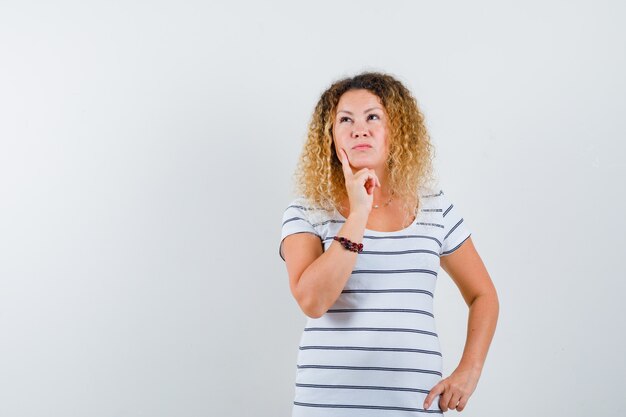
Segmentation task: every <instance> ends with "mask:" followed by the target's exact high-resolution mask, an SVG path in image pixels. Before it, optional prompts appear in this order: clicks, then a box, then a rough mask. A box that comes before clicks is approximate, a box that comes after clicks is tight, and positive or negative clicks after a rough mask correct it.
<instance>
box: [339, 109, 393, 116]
mask: <svg viewBox="0 0 626 417" xmlns="http://www.w3.org/2000/svg"><path fill="white" fill-rule="evenodd" d="M372 110H382V109H381V108H380V107H372V108H371V109H367V110H365V111H364V112H363V113H367V112H370V111H372ZM337 113H348V114H349V115H350V116H352V112H351V111H348V110H339V111H338V112H337Z"/></svg>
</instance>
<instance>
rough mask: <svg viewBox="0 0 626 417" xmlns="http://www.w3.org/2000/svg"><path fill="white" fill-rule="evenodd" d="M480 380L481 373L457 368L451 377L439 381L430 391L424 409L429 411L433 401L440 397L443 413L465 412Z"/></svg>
mask: <svg viewBox="0 0 626 417" xmlns="http://www.w3.org/2000/svg"><path fill="white" fill-rule="evenodd" d="M479 378H480V371H478V370H474V369H471V368H462V367H460V366H459V367H457V368H456V369H455V370H454V372H452V374H450V376H449V377H447V378H445V379H442V380H441V381H439V383H438V384H437V385H435V386H434V387H433V388H432V389H431V390H430V392H429V393H428V395H427V396H426V399H425V400H424V409H425V410H427V409H428V407H430V403H431V402H432V401H433V399H434V398H435V397H436V396H437V395H440V397H439V407H440V408H441V410H442V411H448V409H451V410H453V409H456V411H463V409H464V408H465V405H466V404H467V400H469V397H470V395H472V393H473V392H474V390H475V389H476V385H478V379H479Z"/></svg>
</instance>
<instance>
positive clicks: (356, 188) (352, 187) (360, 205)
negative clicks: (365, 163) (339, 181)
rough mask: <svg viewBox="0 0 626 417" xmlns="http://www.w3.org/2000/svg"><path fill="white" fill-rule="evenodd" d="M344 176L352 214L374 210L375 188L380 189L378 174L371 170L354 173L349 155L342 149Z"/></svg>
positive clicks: (364, 169) (341, 158)
mask: <svg viewBox="0 0 626 417" xmlns="http://www.w3.org/2000/svg"><path fill="white" fill-rule="evenodd" d="M339 152H340V157H339V159H340V160H341V166H342V167H343V176H344V179H345V183H346V191H347V192H348V200H349V202H350V213H353V212H355V211H361V212H364V213H366V214H369V212H370V211H371V210H372V205H373V204H374V187H376V186H378V187H380V181H379V180H378V177H377V176H376V172H375V171H374V170H373V169H370V168H363V169H361V170H360V171H357V172H353V171H352V167H351V166H350V161H349V160H348V154H347V153H346V151H345V150H344V149H343V148H341V149H340V150H339Z"/></svg>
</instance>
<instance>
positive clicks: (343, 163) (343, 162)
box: [339, 148, 353, 178]
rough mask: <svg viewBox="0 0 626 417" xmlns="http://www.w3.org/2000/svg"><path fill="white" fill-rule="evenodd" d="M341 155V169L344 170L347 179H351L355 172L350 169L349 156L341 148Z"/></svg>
mask: <svg viewBox="0 0 626 417" xmlns="http://www.w3.org/2000/svg"><path fill="white" fill-rule="evenodd" d="M339 155H340V156H339V159H340V160H341V167H342V169H343V175H345V176H346V178H348V177H351V176H352V174H353V172H352V168H350V161H349V160H348V154H347V153H346V151H345V150H344V149H343V148H340V149H339Z"/></svg>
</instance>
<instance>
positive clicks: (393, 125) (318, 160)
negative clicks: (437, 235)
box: [295, 72, 434, 213]
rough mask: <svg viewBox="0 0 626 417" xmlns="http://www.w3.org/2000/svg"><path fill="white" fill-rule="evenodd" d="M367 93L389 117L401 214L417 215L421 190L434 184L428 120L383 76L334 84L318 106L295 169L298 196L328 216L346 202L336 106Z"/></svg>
mask: <svg viewBox="0 0 626 417" xmlns="http://www.w3.org/2000/svg"><path fill="white" fill-rule="evenodd" d="M358 89H365V90H368V91H369V92H371V93H373V94H375V95H376V96H378V98H379V99H380V101H381V103H382V104H383V106H384V108H385V111H386V113H387V116H388V123H387V131H388V140H389V155H388V158H387V169H388V172H389V187H390V189H391V190H393V193H394V199H397V200H399V201H401V204H402V205H403V206H404V207H403V212H405V213H412V211H413V210H415V212H416V213H417V212H418V210H419V208H420V207H421V201H420V199H419V192H418V190H419V189H420V188H421V187H422V186H426V185H430V184H431V183H432V181H433V179H434V178H433V172H432V171H433V170H432V158H433V154H434V148H433V146H432V144H431V142H430V136H429V135H428V132H427V130H426V126H425V123H424V115H423V114H422V112H421V111H420V109H419V107H418V105H417V101H416V100H415V98H414V97H413V96H412V95H411V92H410V91H409V90H408V89H407V88H406V87H405V86H404V85H403V84H402V83H401V82H400V81H398V80H397V79H395V78H394V77H392V76H391V75H388V74H383V73H379V72H364V73H361V74H358V75H356V76H354V77H349V78H344V79H341V80H339V81H336V82H334V83H333V84H332V85H331V86H330V87H329V88H328V89H327V90H326V91H324V92H323V93H322V95H321V97H320V99H319V101H318V102H317V105H316V106H315V110H314V112H313V115H312V117H311V121H310V123H309V127H308V134H307V139H306V141H305V143H304V147H303V150H302V153H301V155H300V159H299V161H298V164H297V168H296V172H295V179H296V191H297V193H298V194H300V195H302V196H304V197H305V198H307V199H309V200H310V201H312V202H315V203H317V204H318V205H319V206H320V207H322V208H324V209H326V210H333V209H335V208H337V207H340V206H341V202H342V201H344V200H346V199H347V197H348V194H347V191H346V187H345V181H344V174H343V170H342V166H341V161H340V159H339V157H338V156H337V153H336V151H335V147H334V144H333V134H332V132H333V124H334V122H335V116H336V112H337V104H338V103H339V99H340V98H341V96H342V95H343V94H344V93H345V92H347V91H349V90H358Z"/></svg>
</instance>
